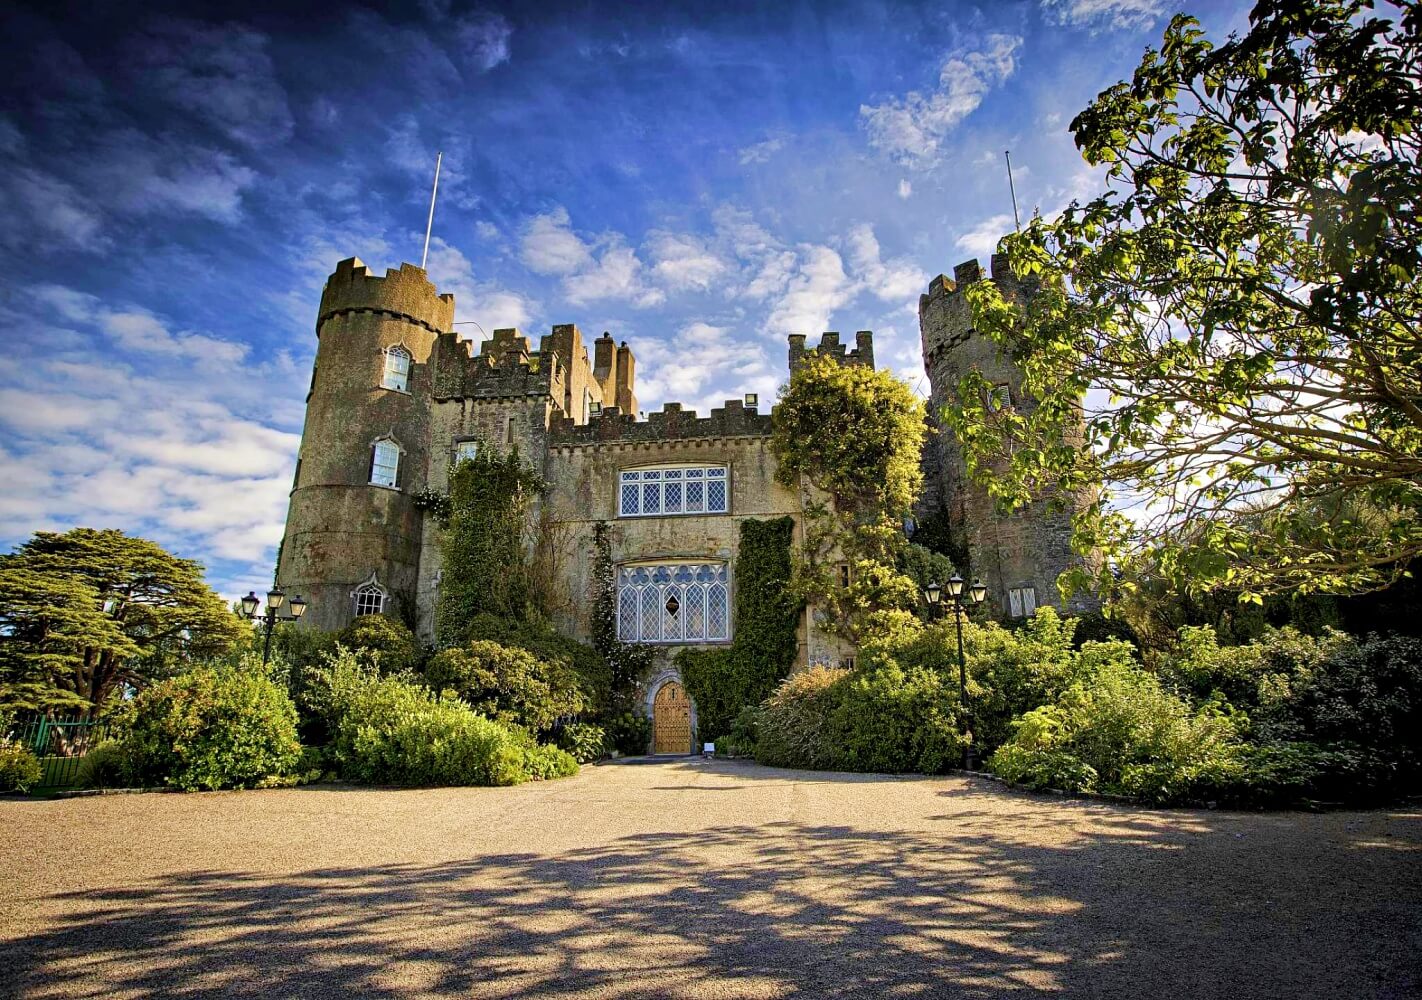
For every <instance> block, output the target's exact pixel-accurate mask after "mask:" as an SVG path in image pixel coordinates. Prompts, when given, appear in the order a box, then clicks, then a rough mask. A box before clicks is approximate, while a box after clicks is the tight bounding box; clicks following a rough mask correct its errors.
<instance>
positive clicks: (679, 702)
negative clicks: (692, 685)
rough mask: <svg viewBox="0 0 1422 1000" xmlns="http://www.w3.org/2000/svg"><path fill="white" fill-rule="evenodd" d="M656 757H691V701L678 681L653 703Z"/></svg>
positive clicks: (665, 686)
mask: <svg viewBox="0 0 1422 1000" xmlns="http://www.w3.org/2000/svg"><path fill="white" fill-rule="evenodd" d="M652 753H656V754H689V753H691V701H690V699H688V698H687V696H686V688H684V687H682V686H681V684H680V683H678V682H677V681H672V680H669V681H667V682H666V683H665V684H663V685H662V686H661V687H660V688H658V689H657V694H656V697H655V698H654V699H653V700H652Z"/></svg>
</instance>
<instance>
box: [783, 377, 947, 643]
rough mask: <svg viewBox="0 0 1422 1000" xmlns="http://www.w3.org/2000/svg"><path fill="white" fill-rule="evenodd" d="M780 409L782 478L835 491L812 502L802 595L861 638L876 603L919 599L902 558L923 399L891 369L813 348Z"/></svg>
mask: <svg viewBox="0 0 1422 1000" xmlns="http://www.w3.org/2000/svg"><path fill="white" fill-rule="evenodd" d="M774 417H775V423H774V428H773V434H772V437H771V449H772V451H773V452H774V453H775V457H776V460H777V461H778V463H779V467H778V469H777V471H776V478H777V479H779V481H780V482H782V483H784V484H785V485H787V486H799V484H800V479H801V477H802V476H803V477H804V479H806V480H808V481H809V483H810V484H811V485H812V486H814V487H815V488H816V489H818V490H820V491H821V492H822V493H824V494H826V495H827V496H828V503H815V502H807V503H806V505H805V522H804V524H805V530H804V542H803V544H802V546H801V551H800V553H799V554H798V555H797V557H796V563H795V576H794V590H795V596H797V597H799V598H801V599H802V600H805V601H808V602H809V603H811V604H813V605H815V607H816V608H817V609H818V610H819V612H820V613H821V614H823V615H826V616H828V619H829V620H830V621H831V622H832V623H833V625H834V627H835V629H836V631H838V632H839V633H840V634H842V635H843V636H845V637H846V638H848V639H849V640H851V641H853V642H858V641H859V639H861V638H862V637H863V632H864V627H865V625H866V624H867V622H868V620H869V616H870V615H871V614H872V613H873V612H874V611H878V610H881V609H885V608H908V607H913V606H914V605H915V604H916V603H917V600H918V588H917V587H916V586H915V585H914V583H913V581H912V580H911V579H910V578H909V577H907V576H905V575H904V574H903V573H902V572H900V570H899V569H898V563H899V558H900V555H901V553H902V552H903V549H904V547H905V546H906V545H907V544H908V541H907V539H906V538H905V536H904V532H903V520H904V518H905V517H906V516H908V514H909V512H910V511H912V509H913V505H914V503H915V502H916V501H917V500H918V496H919V493H920V492H921V491H922V489H923V471H922V468H921V466H920V457H921V454H922V450H923V436H924V426H925V425H924V408H923V403H922V401H921V400H919V399H918V397H916V396H915V395H914V394H913V390H912V389H910V388H909V387H908V386H907V385H905V384H904V383H903V382H902V381H900V380H899V379H897V378H895V377H894V376H893V375H892V374H891V373H889V372H886V371H876V370H875V369H873V368H870V367H867V366H863V365H853V364H841V363H840V362H839V361H837V360H835V359H834V358H832V357H828V356H821V355H818V354H811V355H809V356H808V357H807V358H806V359H805V361H804V362H803V363H801V364H800V365H799V366H797V367H796V369H795V371H794V372H793V373H792V374H791V376H790V381H789V382H788V383H787V384H786V385H785V386H783V387H781V390H780V404H779V405H778V406H777V407H776V408H775V413H774ZM846 577H847V579H846Z"/></svg>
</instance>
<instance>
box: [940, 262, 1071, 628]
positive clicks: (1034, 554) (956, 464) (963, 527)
mask: <svg viewBox="0 0 1422 1000" xmlns="http://www.w3.org/2000/svg"><path fill="white" fill-rule="evenodd" d="M985 277H987V275H986V273H985V272H984V271H983V268H982V265H981V264H979V263H978V261H977V260H976V259H973V260H967V261H964V262H963V263H961V264H959V265H958V266H957V267H955V268H953V277H952V278H951V279H950V278H948V277H947V276H946V275H941V274H940V275H939V276H938V277H936V278H934V279H933V281H932V282H930V283H929V286H928V291H927V292H926V293H925V294H924V295H922V296H920V297H919V303H918V316H919V333H920V336H921V338H922V343H923V364H924V368H925V370H926V372H927V374H928V384H929V389H930V395H929V423H930V431H931V433H930V435H929V440H928V441H927V443H926V444H925V446H924V457H923V465H924V485H925V489H924V496H923V501H922V504H921V507H922V510H921V513H922V514H923V515H925V516H932V515H934V514H935V513H937V512H939V511H940V510H943V509H946V510H947V513H948V517H949V521H950V524H951V526H952V527H953V529H954V531H955V533H956V534H957V535H958V536H959V538H961V539H962V540H963V541H964V542H965V543H966V546H967V550H968V554H969V558H970V559H971V561H972V567H971V569H972V572H973V573H974V574H975V575H977V576H979V577H980V578H981V579H982V580H983V582H984V583H986V584H987V585H988V590H989V593H990V595H991V596H992V597H993V598H994V599H995V600H996V601H997V603H998V605H999V610H1000V611H1001V613H1002V614H1005V615H1012V614H1013V613H1014V611H1018V612H1020V611H1022V610H1025V605H1026V602H1027V601H1028V600H1029V598H1030V601H1031V602H1032V603H1033V604H1034V605H1042V604H1059V603H1060V597H1059V595H1058V592H1057V588H1056V580H1057V577H1058V576H1060V575H1061V574H1062V573H1063V572H1064V571H1065V570H1066V569H1068V568H1069V567H1070V566H1072V565H1074V564H1075V563H1076V561H1077V557H1076V556H1075V554H1074V553H1073V552H1072V549H1071V516H1072V513H1073V511H1074V509H1075V508H1076V507H1077V506H1078V505H1079V503H1081V502H1083V500H1084V499H1085V498H1082V497H1055V498H1052V502H1049V501H1048V499H1047V498H1043V499H1041V500H1038V501H1037V502H1035V503H1033V504H1031V505H1030V506H1028V507H1027V508H1025V509H1023V510H1020V511H1018V512H1016V513H1014V514H1012V515H1010V516H1007V517H1003V516H1000V515H999V514H998V513H997V510H996V508H995V506H994V503H993V501H992V498H991V497H989V496H988V494H987V490H986V489H985V488H984V487H982V486H980V485H978V484H977V483H975V482H973V481H972V480H971V479H969V477H968V474H967V466H966V462H965V461H964V456H963V453H962V448H961V447H960V446H959V444H958V441H957V440H956V439H955V438H954V437H953V435H952V434H951V432H949V431H948V430H947V429H946V428H942V427H941V426H940V424H939V419H938V415H939V414H940V413H941V412H942V410H943V408H944V407H945V406H947V405H948V404H949V403H950V402H951V401H952V400H953V399H954V398H955V397H956V394H957V387H958V383H959V381H960V380H961V379H962V377H963V375H964V374H966V373H967V372H969V371H974V370H975V371H978V372H980V373H981V374H982V375H983V376H984V377H985V378H986V379H987V380H988V381H989V382H991V383H993V384H994V385H996V386H997V387H998V389H999V398H1000V401H1001V404H1002V405H1004V406H1011V407H1014V408H1016V409H1017V410H1019V411H1022V412H1027V411H1030V409H1031V408H1032V407H1034V406H1035V405H1036V404H1035V401H1034V400H1032V399H1031V398H1029V397H1027V396H1026V395H1025V394H1024V393H1023V392H1022V373H1021V371H1020V370H1019V369H1018V367H1017V365H1016V364H1015V363H1014V362H1013V361H1012V358H1011V357H1010V355H1009V354H1008V353H1007V352H1006V351H1005V350H1004V349H1003V348H1002V346H1001V345H999V344H998V343H996V342H995V341H993V340H992V339H990V338H988V337H983V336H979V335H978V333H977V331H976V330H975V329H974V328H973V315H972V309H971V307H970V305H969V303H968V301H967V299H966V297H965V296H964V295H963V294H962V292H963V290H964V289H965V288H966V287H967V286H969V285H971V284H973V283H975V282H978V281H982V280H983V279H984V278H985ZM992 280H993V281H994V282H995V283H996V284H997V286H998V287H999V289H1000V290H1001V291H1002V292H1003V294H1004V295H1007V296H1009V297H1012V298H1015V299H1018V300H1019V301H1020V300H1024V299H1026V298H1028V297H1030V296H1031V295H1032V294H1034V293H1035V291H1036V288H1037V285H1036V283H1035V282H1033V281H1023V280H1021V279H1019V278H1017V276H1016V275H1015V274H1014V273H1013V272H1012V268H1011V266H1010V264H1009V262H1008V260H1007V256H1006V255H1005V254H994V255H993V257H992ZM1072 606H1073V608H1083V607H1088V606H1090V602H1089V601H1086V600H1084V599H1083V600H1078V601H1074V603H1073V605H1072Z"/></svg>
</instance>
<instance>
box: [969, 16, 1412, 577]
mask: <svg viewBox="0 0 1422 1000" xmlns="http://www.w3.org/2000/svg"><path fill="white" fill-rule="evenodd" d="M1420 30H1422V11H1419V8H1418V7H1417V6H1416V5H1413V4H1408V5H1404V6H1399V7H1392V6H1383V5H1378V6H1375V5H1374V4H1373V3H1370V2H1364V0H1339V2H1332V0H1312V2H1285V0H1263V2H1261V3H1259V4H1258V5H1257V6H1256V7H1255V8H1254V10H1253V12H1252V14H1251V16H1250V26H1249V30H1248V31H1247V32H1246V33H1244V34H1243V35H1242V36H1232V37H1231V38H1230V39H1229V40H1228V42H1227V43H1226V44H1223V45H1219V46H1215V45H1213V44H1212V43H1211V42H1210V41H1209V40H1208V39H1206V38H1205V36H1204V34H1203V33H1202V32H1201V30H1200V28H1199V26H1198V24H1197V22H1196V21H1195V20H1194V19H1193V18H1190V17H1186V16H1179V17H1176V18H1175V19H1174V20H1173V21H1172V22H1171V24H1170V26H1169V28H1168V29H1167V31H1166V32H1165V36H1164V40H1163V43H1162V44H1161V46H1160V48H1159V49H1151V50H1148V51H1147V52H1146V54H1145V57H1144V58H1143V60H1142V62H1141V64H1140V67H1139V68H1138V69H1137V70H1136V73H1135V75H1134V78H1133V79H1132V81H1131V82H1129V83H1121V84H1118V85H1116V86H1114V87H1111V88H1110V89H1108V90H1106V91H1104V92H1102V93H1101V94H1100V95H1099V96H1098V97H1097V98H1096V100H1095V101H1093V102H1092V104H1091V105H1090V106H1089V107H1088V108H1087V109H1086V110H1085V111H1083V112H1082V113H1081V114H1080V115H1078V116H1077V118H1076V119H1075V120H1074V121H1073V122H1072V124H1071V130H1072V132H1073V133H1074V134H1075V137H1076V142H1077V145H1078V146H1079V147H1080V148H1081V150H1082V153H1083V156H1084V157H1085V159H1086V160H1087V161H1088V162H1089V163H1092V164H1099V165H1105V166H1106V167H1107V168H1108V169H1107V173H1106V177H1107V184H1106V190H1105V192H1104V193H1103V194H1101V195H1100V196H1099V197H1097V198H1095V199H1093V200H1091V201H1090V202H1088V203H1086V204H1084V205H1083V204H1076V203H1073V204H1072V205H1071V206H1070V207H1069V208H1067V209H1066V210H1065V211H1064V212H1063V213H1062V214H1061V215H1060V216H1058V217H1057V218H1055V219H1052V220H1047V219H1043V218H1037V219H1034V220H1032V222H1031V224H1030V225H1029V226H1028V227H1027V228H1026V229H1024V230H1023V231H1022V232H1021V233H1020V234H1016V235H1011V236H1009V237H1007V238H1006V239H1005V240H1004V241H1003V243H1002V249H1003V250H1005V251H1006V253H1007V254H1008V257H1009V259H1010V261H1011V264H1012V268H1013V270H1014V271H1015V273H1016V275H1017V276H1018V277H1019V278H1022V279H1025V280H1026V282H1027V287H1028V288H1034V289H1035V294H1029V295H1012V294H1004V292H1005V291H1006V290H1005V289H1004V287H1002V286H1000V285H998V284H996V283H992V282H983V283H980V284H976V285H974V286H970V287H969V290H968V292H967V295H968V299H969V301H970V302H971V304H972V308H973V314H974V319H975V325H976V327H977V329H978V330H979V332H981V333H984V334H986V335H988V336H990V337H993V338H995V339H996V340H997V341H998V342H999V343H1000V344H1001V345H1002V346H1003V349H1004V350H1006V351H1009V352H1011V355H1012V356H1013V358H1014V359H1015V360H1016V361H1017V363H1018V364H1019V365H1020V367H1021V369H1022V372H1023V388H1024V390H1025V391H1026V392H1027V393H1028V394H1030V395H1031V396H1032V397H1033V398H1034V399H1035V400H1037V401H1039V403H1038V405H1037V406H1035V407H1023V408H1022V409H1021V410H1018V409H1014V408H1010V407H1006V408H1004V407H997V406H994V405H993V397H992V396H991V389H992V387H991V386H990V385H989V384H988V383H987V381H986V380H985V379H984V378H982V377H981V376H980V375H978V374H977V373H970V374H969V375H968V376H967V377H965V378H964V379H963V380H962V382H961V384H960V385H959V386H958V387H957V388H958V394H957V398H956V400H954V401H953V402H952V404H951V405H950V406H949V408H948V412H947V414H946V416H947V420H948V423H949V424H950V425H951V427H952V429H953V430H954V431H955V432H956V433H957V434H958V435H959V436H960V438H961V439H962V440H963V442H964V444H965V446H966V452H967V455H968V460H969V465H970V467H971V469H972V470H973V472H974V473H975V474H976V475H977V476H978V477H979V478H980V479H981V480H982V481H984V482H985V483H986V484H987V486H988V488H989V489H990V490H991V491H992V493H993V494H994V495H995V496H996V497H997V498H998V499H999V500H1000V501H1002V502H1003V503H1004V504H1005V505H1007V506H1013V505H1019V504H1022V503H1025V502H1027V501H1028V500H1029V499H1030V498H1031V497H1033V496H1040V495H1043V494H1044V493H1049V492H1050V491H1051V490H1052V489H1053V488H1062V487H1064V488H1067V489H1076V488H1078V487H1083V486H1090V485H1093V484H1097V483H1101V484H1104V485H1105V486H1106V489H1105V490H1104V491H1103V492H1102V493H1101V495H1100V501H1099V502H1098V503H1097V504H1095V505H1094V506H1088V507H1087V508H1085V509H1084V510H1082V512H1081V516H1080V517H1079V518H1078V520H1077V525H1076V527H1077V532H1076V541H1077V544H1078V546H1079V547H1080V548H1082V549H1083V550H1086V549H1091V548H1097V549H1100V550H1103V551H1104V552H1105V553H1106V554H1107V555H1108V556H1110V557H1111V558H1110V559H1108V560H1106V561H1104V562H1101V563H1099V564H1098V565H1099V566H1100V567H1101V574H1100V582H1101V583H1103V584H1104V585H1106V586H1107V587H1110V586H1114V585H1119V584H1121V583H1122V582H1125V584H1126V585H1127V586H1129V585H1130V581H1131V580H1132V579H1133V578H1134V576H1135V574H1136V572H1137V571H1144V572H1148V573H1150V574H1153V575H1156V576H1158V577H1163V578H1165V579H1167V580H1169V581H1170V582H1172V583H1174V584H1177V585H1183V586H1186V587H1189V588H1191V589H1193V590H1196V591H1201V590H1210V589H1214V588H1221V587H1223V588H1229V589H1231V590H1236V591H1239V592H1241V593H1242V594H1243V595H1244V596H1245V597H1247V598H1254V599H1258V598H1259V597H1260V595H1262V594H1263V593H1267V592H1270V591H1277V590H1286V589H1303V590H1310V589H1312V590H1348V589H1354V590H1359V589H1367V588H1370V587H1376V586H1381V585H1384V584H1386V583H1387V582H1388V581H1389V580H1390V579H1392V578H1393V577H1394V576H1395V575H1396V574H1397V573H1398V572H1400V571H1401V568H1402V567H1404V566H1405V565H1406V563H1407V561H1408V560H1409V559H1413V558H1415V557H1416V556H1417V555H1419V554H1422V510H1420V509H1419V508H1422V329H1419V317H1422V308H1420V307H1422V285H1419V277H1418V267H1419V261H1422V205H1419V195H1422V171H1419V166H1418V148H1419V142H1422V138H1420V137H1422V132H1419V126H1422V59H1420V57H1422V47H1419V31H1420ZM1083 419H1084V425H1085V447H1084V448H1082V449H1074V448H1071V447H1063V446H1062V440H1063V438H1066V439H1068V440H1071V439H1072V437H1073V435H1074V433H1076V431H1077V428H1078V425H1079V424H1080V423H1081V422H1082V421H1083ZM1081 572H1082V573H1083V574H1084V573H1085V572H1086V571H1081ZM1079 582H1080V581H1079Z"/></svg>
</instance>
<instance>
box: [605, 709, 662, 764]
mask: <svg viewBox="0 0 1422 1000" xmlns="http://www.w3.org/2000/svg"><path fill="white" fill-rule="evenodd" d="M603 729H604V730H606V732H607V742H608V745H609V748H610V749H612V750H616V751H617V752H618V753H620V754H623V755H625V756H628V757H636V756H640V755H641V754H644V753H646V752H647V748H648V747H649V746H650V745H651V742H652V720H651V719H649V718H647V717H646V716H645V715H643V714H642V713H641V712H621V713H619V714H617V715H614V716H612V717H610V718H608V719H607V720H605V721H604V723H603Z"/></svg>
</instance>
